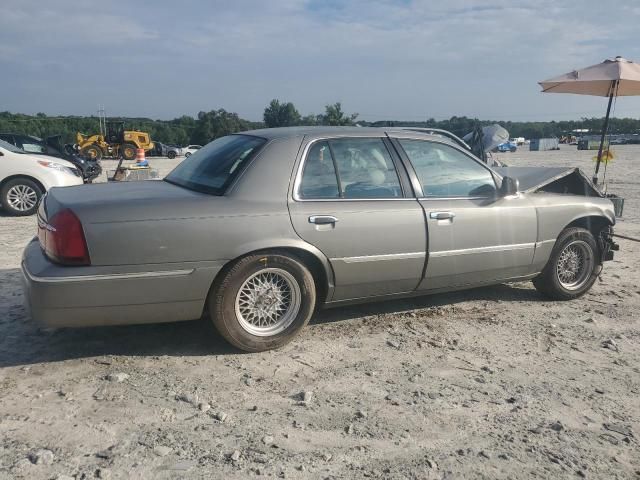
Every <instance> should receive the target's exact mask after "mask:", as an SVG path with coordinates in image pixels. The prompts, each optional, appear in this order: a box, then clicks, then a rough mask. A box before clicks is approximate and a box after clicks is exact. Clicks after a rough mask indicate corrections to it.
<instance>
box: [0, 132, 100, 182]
mask: <svg viewBox="0 0 640 480" xmlns="http://www.w3.org/2000/svg"><path fill="white" fill-rule="evenodd" d="M61 139H62V135H52V136H50V137H47V138H45V139H42V138H38V137H34V136H32V135H24V134H20V133H0V140H4V141H5V142H7V143H10V144H12V145H14V146H16V147H18V148H20V149H22V150H24V151H25V152H26V153H30V154H34V155H48V156H50V157H57V158H62V159H63V160H67V161H68V162H71V163H73V164H74V165H75V166H76V167H77V168H78V169H79V170H80V172H81V173H82V178H83V179H84V181H85V183H91V182H92V181H93V180H95V179H96V178H97V177H99V176H100V174H101V173H102V166H101V165H100V162H99V161H97V160H90V159H86V158H84V157H82V156H80V155H78V152H76V151H75V150H74V149H73V147H72V146H71V145H64V144H63V143H62V140H61Z"/></svg>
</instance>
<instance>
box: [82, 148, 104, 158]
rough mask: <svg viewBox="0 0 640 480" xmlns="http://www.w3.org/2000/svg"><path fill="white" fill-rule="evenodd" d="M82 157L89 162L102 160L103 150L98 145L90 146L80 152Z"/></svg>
mask: <svg viewBox="0 0 640 480" xmlns="http://www.w3.org/2000/svg"><path fill="white" fill-rule="evenodd" d="M80 155H82V156H83V157H84V158H86V159H87V160H101V159H102V149H101V148H100V147H98V146H97V145H89V146H88V147H84V148H83V149H82V150H80Z"/></svg>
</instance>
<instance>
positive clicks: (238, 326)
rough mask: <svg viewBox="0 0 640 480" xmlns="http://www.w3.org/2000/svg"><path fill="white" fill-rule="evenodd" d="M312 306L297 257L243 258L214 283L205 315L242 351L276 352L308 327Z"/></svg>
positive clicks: (307, 278) (312, 294)
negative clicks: (207, 313) (275, 350)
mask: <svg viewBox="0 0 640 480" xmlns="http://www.w3.org/2000/svg"><path fill="white" fill-rule="evenodd" d="M315 303H316V290H315V284H314V280H313V276H312V275H311V273H310V272H309V270H308V269H307V268H306V267H305V266H304V264H303V263H301V262H300V261H299V260H298V259H297V258H295V257H293V256H289V255H285V254H280V253H276V252H273V253H264V254H258V255H249V256H247V257H244V258H242V259H240V260H238V261H237V262H236V263H235V264H233V265H232V266H231V268H229V269H227V270H226V271H224V272H223V274H222V277H221V278H220V279H218V280H217V281H216V284H215V285H214V288H213V290H212V293H211V295H210V298H209V312H210V314H211V317H212V321H213V323H214V325H215V326H216V328H217V329H218V331H219V332H220V334H221V335H222V336H223V337H224V338H225V339H226V340H227V341H228V342H229V343H231V344H232V345H234V346H236V347H237V348H239V349H241V350H244V351H247V352H261V351H264V350H270V349H274V348H279V347H281V346H283V345H285V344H286V343H288V342H290V341H291V340H292V339H293V338H294V337H295V336H296V335H297V334H298V333H299V332H300V330H301V329H302V328H303V327H304V326H305V325H306V324H307V323H308V322H309V319H310V318H311V315H312V314H313V310H314V307H315Z"/></svg>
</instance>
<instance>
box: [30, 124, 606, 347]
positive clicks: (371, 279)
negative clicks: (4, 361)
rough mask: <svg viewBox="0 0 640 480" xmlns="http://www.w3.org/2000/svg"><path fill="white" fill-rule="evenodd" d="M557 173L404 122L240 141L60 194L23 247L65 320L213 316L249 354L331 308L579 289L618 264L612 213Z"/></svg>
mask: <svg viewBox="0 0 640 480" xmlns="http://www.w3.org/2000/svg"><path fill="white" fill-rule="evenodd" d="M556 170H557V169H546V168H524V167H521V168H517V167H516V168H514V167H510V168H509V170H508V172H509V175H507V174H504V175H501V174H500V173H498V171H497V170H495V169H492V168H489V167H488V166H487V165H486V164H484V163H482V162H481V161H480V160H479V159H477V158H476V157H474V156H473V155H472V154H471V153H470V151H469V150H468V149H467V148H465V147H463V146H462V145H460V144H459V143H456V142H455V141H454V140H453V139H451V138H447V137H445V136H442V135H436V134H427V133H422V132H416V131H409V130H406V129H394V128H353V127H343V128H340V127H337V128H336V127H333V128H332V127H305V128H274V129H265V130H255V131H249V132H243V133H241V134H234V135H229V136H226V137H222V138H219V139H217V140H215V141H213V142H211V143H209V144H208V145H207V146H206V147H204V148H202V149H201V150H199V151H198V152H197V153H195V154H193V155H192V156H190V157H189V158H187V159H185V160H184V161H183V162H182V163H181V164H180V165H178V166H177V167H176V168H175V169H174V170H173V171H172V172H171V173H169V175H167V177H166V178H165V179H164V181H157V182H121V183H118V182H113V183H110V184H97V185H91V186H83V187H78V188H60V189H53V190H52V191H51V192H50V193H49V194H48V195H47V196H46V197H45V199H44V200H43V202H42V203H41V205H40V208H39V210H38V224H39V227H38V232H39V233H38V239H34V240H33V241H31V242H30V243H29V244H28V245H27V247H26V250H25V253H24V256H23V263H22V265H23V273H24V279H25V298H26V299H27V302H28V304H29V306H30V309H31V312H32V316H33V318H34V319H36V320H38V321H41V322H44V323H45V324H47V325H49V326H53V327H61V326H90V325H116V324H131V323H149V322H166V321H177V320H191V319H195V318H200V317H201V316H202V315H204V314H206V315H208V316H210V318H211V320H212V321H213V323H214V324H215V326H216V327H217V329H218V331H219V332H220V333H221V334H222V335H223V336H224V337H225V338H226V339H227V340H228V341H229V342H230V343H232V344H233V345H235V346H236V347H238V348H240V349H243V350H246V351H254V352H255V351H261V350H266V349H271V348H277V347H279V346H282V345H284V344H285V343H287V342H288V341H290V340H291V339H292V338H293V337H295V336H296V335H297V334H298V332H299V331H300V330H301V329H302V328H303V327H304V326H305V325H306V324H307V323H308V321H309V319H310V318H311V316H312V314H313V312H314V310H315V308H316V306H319V305H320V306H339V305H344V304H348V303H354V302H363V301H370V300H374V299H388V298H397V297H406V296H411V295H424V294H427V293H436V292H442V291H447V290H455V289H463V288H471V287H476V286H479V285H491V284H498V283H502V282H513V281H523V280H533V283H534V285H535V287H536V288H537V289H538V290H539V291H540V292H541V293H542V294H543V295H545V296H546V297H548V298H552V299H557V300H569V299H573V298H577V297H579V296H581V295H583V294H584V293H585V292H587V291H588V290H589V289H590V288H591V286H592V285H593V283H594V281H595V280H596V278H597V277H598V275H599V273H600V271H601V269H602V263H603V261H605V260H610V259H612V258H613V253H612V249H615V244H614V243H613V242H612V240H611V232H612V226H613V224H614V223H615V216H614V208H613V204H612V203H611V201H610V200H609V199H607V198H603V197H602V194H601V193H600V192H599V191H598V190H597V189H595V188H593V186H591V188H589V189H587V188H586V187H587V186H588V185H587V184H588V182H589V180H588V179H586V177H585V180H584V181H585V182H587V183H585V184H584V185H583V184H581V183H580V178H582V177H580V176H578V178H577V180H576V181H575V182H569V181H567V182H565V183H566V186H564V185H557V183H558V182H559V181H560V180H558V174H557V171H556ZM511 175H514V176H511ZM515 175H517V176H515ZM518 177H521V178H522V179H523V183H524V184H525V185H526V187H525V188H526V191H519V186H518V185H519V181H518V179H517V178H518ZM545 185H548V188H549V190H548V191H545V190H544V188H545ZM556 190H557V191H559V192H573V193H552V192H554V191H556ZM534 192H535V193H534ZM87 280H90V281H87Z"/></svg>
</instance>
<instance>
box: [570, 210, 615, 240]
mask: <svg viewBox="0 0 640 480" xmlns="http://www.w3.org/2000/svg"><path fill="white" fill-rule="evenodd" d="M609 226H611V222H609V220H607V219H606V218H604V217H599V216H595V215H593V216H589V217H582V218H578V219H576V220H574V221H573V222H571V223H570V224H569V225H567V226H566V227H564V228H565V229H566V228H572V227H580V228H584V229H586V230H589V231H590V232H591V233H592V234H593V236H594V237H596V238H598V235H599V234H600V232H601V231H602V230H603V229H604V228H606V227H609Z"/></svg>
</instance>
